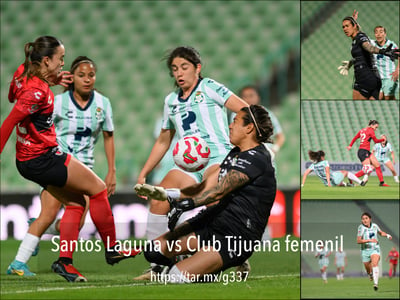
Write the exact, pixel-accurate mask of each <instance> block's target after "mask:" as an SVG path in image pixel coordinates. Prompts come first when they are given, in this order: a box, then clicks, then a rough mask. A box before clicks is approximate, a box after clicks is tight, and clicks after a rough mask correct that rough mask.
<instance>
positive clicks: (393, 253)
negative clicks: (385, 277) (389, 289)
mask: <svg viewBox="0 0 400 300" xmlns="http://www.w3.org/2000/svg"><path fill="white" fill-rule="evenodd" d="M388 259H389V278H392V277H396V268H397V263H398V261H399V252H398V251H397V250H396V247H393V248H392V250H390V251H389V253H388V255H387V256H386V259H385V261H387V260H388Z"/></svg>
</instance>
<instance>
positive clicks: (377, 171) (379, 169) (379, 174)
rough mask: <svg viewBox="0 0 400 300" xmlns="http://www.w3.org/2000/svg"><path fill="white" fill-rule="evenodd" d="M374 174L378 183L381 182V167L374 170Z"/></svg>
mask: <svg viewBox="0 0 400 300" xmlns="http://www.w3.org/2000/svg"><path fill="white" fill-rule="evenodd" d="M375 172H376V175H378V178H379V182H383V175H382V170H381V167H377V168H375Z"/></svg>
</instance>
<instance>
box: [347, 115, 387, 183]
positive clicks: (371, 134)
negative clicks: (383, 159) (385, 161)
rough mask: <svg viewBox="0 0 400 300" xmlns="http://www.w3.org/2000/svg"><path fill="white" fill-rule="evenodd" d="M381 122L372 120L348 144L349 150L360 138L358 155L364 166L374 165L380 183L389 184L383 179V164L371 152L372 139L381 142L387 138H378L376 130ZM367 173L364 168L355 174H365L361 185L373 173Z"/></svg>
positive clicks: (358, 175)
mask: <svg viewBox="0 0 400 300" xmlns="http://www.w3.org/2000/svg"><path fill="white" fill-rule="evenodd" d="M378 127H379V123H378V121H376V120H370V121H369V123H368V127H365V128H363V129H361V130H360V131H359V132H358V133H357V134H356V136H355V137H354V138H353V139H352V140H351V142H350V145H349V146H347V150H350V149H351V147H352V146H353V144H354V142H355V141H356V140H357V139H360V146H359V148H358V152H357V156H358V158H359V159H360V161H361V163H362V165H363V166H366V165H372V166H374V167H375V172H376V175H378V178H379V182H380V183H379V185H380V186H388V185H387V184H386V183H385V182H384V181H383V175H382V170H381V165H380V164H379V162H378V160H377V159H376V157H375V155H374V154H373V153H371V152H370V149H371V140H373V141H374V142H375V143H381V142H384V141H385V140H386V138H385V137H383V138H381V139H378V138H376V136H375V131H376V130H377V129H378ZM371 172H372V171H370V172H369V173H366V170H365V169H364V168H363V169H361V170H360V171H358V172H357V173H356V174H355V175H356V176H357V177H360V176H362V175H364V178H363V180H362V182H361V185H363V186H364V185H365V184H366V183H367V181H368V175H369V174H370V173H371Z"/></svg>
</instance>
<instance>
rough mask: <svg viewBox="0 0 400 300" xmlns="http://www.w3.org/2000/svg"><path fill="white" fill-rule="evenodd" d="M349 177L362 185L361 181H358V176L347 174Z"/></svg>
mask: <svg viewBox="0 0 400 300" xmlns="http://www.w3.org/2000/svg"><path fill="white" fill-rule="evenodd" d="M347 177H348V178H349V179H350V180H353V181H355V182H357V183H358V184H360V183H361V180H360V179H358V178H357V176H356V175H354V174H353V173H351V172H347Z"/></svg>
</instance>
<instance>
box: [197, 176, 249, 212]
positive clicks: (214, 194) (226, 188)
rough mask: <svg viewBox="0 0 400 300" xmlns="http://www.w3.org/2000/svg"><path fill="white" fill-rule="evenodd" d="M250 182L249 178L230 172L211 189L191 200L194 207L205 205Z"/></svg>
mask: <svg viewBox="0 0 400 300" xmlns="http://www.w3.org/2000/svg"><path fill="white" fill-rule="evenodd" d="M249 181H250V178H249V177H248V176H247V175H246V174H244V173H242V172H239V171H236V170H230V171H229V172H228V173H227V174H226V175H225V176H224V177H223V178H222V179H221V181H220V182H219V183H218V184H217V186H215V187H213V188H212V189H210V190H208V191H206V192H204V193H202V194H201V195H200V196H198V197H195V198H194V199H193V201H194V203H195V206H196V207H197V206H201V205H207V204H209V203H213V202H215V201H219V200H221V199H222V198H223V197H224V196H225V195H227V194H229V193H230V192H232V191H233V190H236V189H238V188H240V187H242V186H243V185H245V184H246V183H248V182H249Z"/></svg>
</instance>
